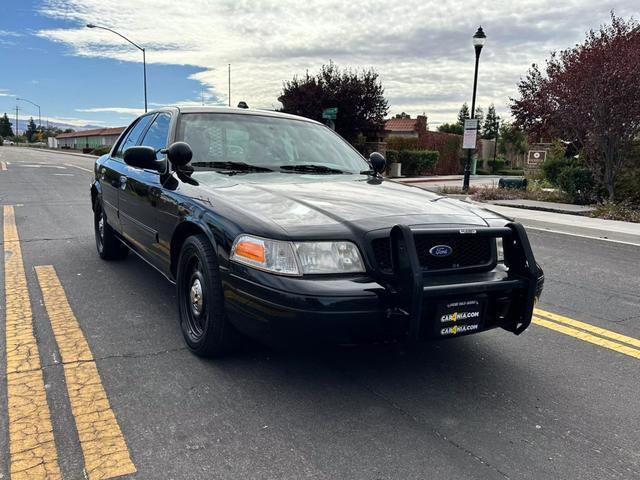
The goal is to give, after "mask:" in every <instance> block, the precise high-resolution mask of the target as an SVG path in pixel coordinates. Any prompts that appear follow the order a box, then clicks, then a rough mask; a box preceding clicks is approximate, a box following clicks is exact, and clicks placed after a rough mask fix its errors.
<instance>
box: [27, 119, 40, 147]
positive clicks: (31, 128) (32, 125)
mask: <svg viewBox="0 0 640 480" xmlns="http://www.w3.org/2000/svg"><path fill="white" fill-rule="evenodd" d="M36 133H38V126H37V125H36V122H34V121H33V117H31V118H30V119H29V125H27V131H26V132H24V135H25V137H27V142H29V143H31V142H35V135H36Z"/></svg>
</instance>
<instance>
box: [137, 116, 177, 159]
mask: <svg viewBox="0 0 640 480" xmlns="http://www.w3.org/2000/svg"><path fill="white" fill-rule="evenodd" d="M170 123H171V116H170V115H169V114H168V113H159V114H158V116H157V117H156V118H155V120H154V121H153V123H152V124H151V126H150V127H149V130H147V133H145V135H144V139H143V140H142V142H140V145H144V146H146V147H152V148H153V149H154V150H156V151H158V150H160V149H161V148H165V147H166V146H167V139H168V138H169V125H170ZM162 156H163V155H162V154H161V153H160V152H158V153H156V158H158V159H160V158H162Z"/></svg>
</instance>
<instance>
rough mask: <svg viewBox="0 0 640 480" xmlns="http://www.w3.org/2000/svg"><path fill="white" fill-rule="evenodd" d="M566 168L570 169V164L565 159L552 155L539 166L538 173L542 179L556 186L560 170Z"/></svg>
mask: <svg viewBox="0 0 640 480" xmlns="http://www.w3.org/2000/svg"><path fill="white" fill-rule="evenodd" d="M567 167H571V162H570V161H569V160H568V159H567V158H565V157H560V156H553V155H552V156H549V157H547V159H546V160H545V161H544V162H542V163H541V164H540V171H541V172H542V175H543V177H544V178H546V179H547V180H549V181H550V182H551V183H552V184H553V185H558V177H559V176H560V173H561V172H562V170H564V169H565V168H567Z"/></svg>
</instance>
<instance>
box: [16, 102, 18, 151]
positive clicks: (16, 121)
mask: <svg viewBox="0 0 640 480" xmlns="http://www.w3.org/2000/svg"><path fill="white" fill-rule="evenodd" d="M17 136H18V105H16V137H17ZM16 143H17V142H16Z"/></svg>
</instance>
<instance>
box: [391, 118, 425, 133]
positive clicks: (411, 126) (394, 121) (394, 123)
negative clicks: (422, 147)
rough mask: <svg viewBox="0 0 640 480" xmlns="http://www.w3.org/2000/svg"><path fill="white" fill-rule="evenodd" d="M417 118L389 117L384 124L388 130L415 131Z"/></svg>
mask: <svg viewBox="0 0 640 480" xmlns="http://www.w3.org/2000/svg"><path fill="white" fill-rule="evenodd" d="M417 121H418V119H417V118H390V119H389V120H387V121H386V122H385V124H384V129H385V130H386V131H388V132H415V131H416V122H417Z"/></svg>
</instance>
